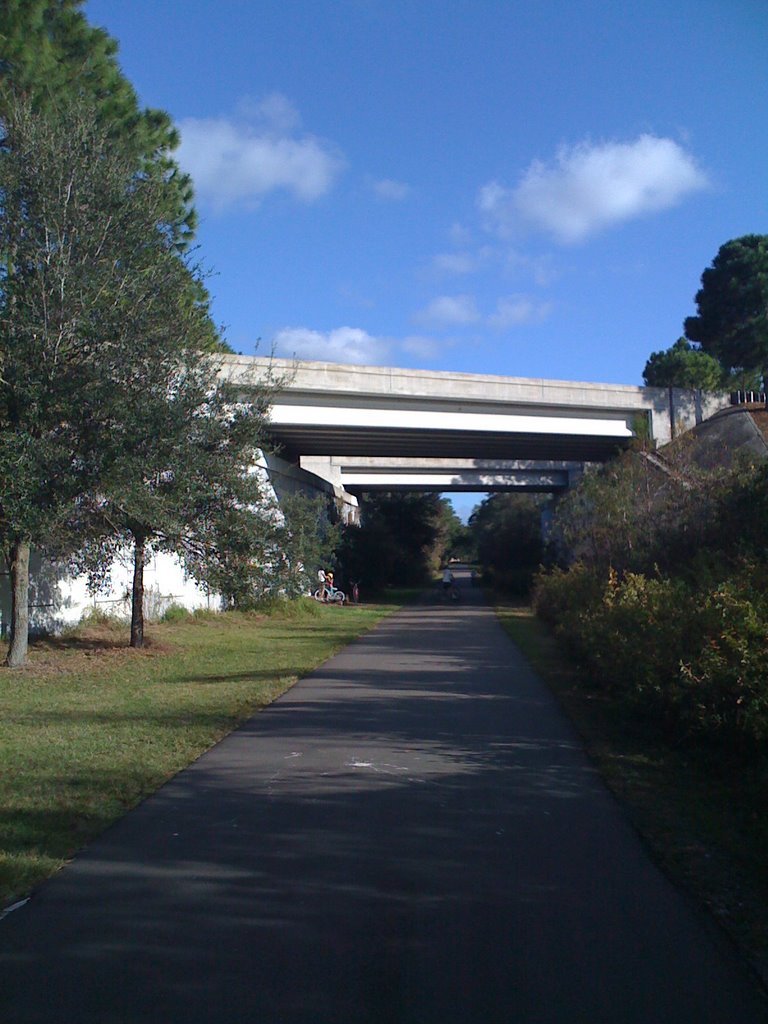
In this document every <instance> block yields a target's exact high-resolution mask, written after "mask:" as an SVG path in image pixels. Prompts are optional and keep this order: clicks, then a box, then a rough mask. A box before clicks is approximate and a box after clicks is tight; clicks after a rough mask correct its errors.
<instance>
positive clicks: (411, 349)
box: [400, 334, 445, 359]
mask: <svg viewBox="0 0 768 1024" xmlns="http://www.w3.org/2000/svg"><path fill="white" fill-rule="evenodd" d="M400 348H401V349H402V350H403V352H408V353H409V354H410V355H413V356H418V357H419V358H420V359H432V358H434V357H435V356H436V355H439V353H440V352H441V351H442V350H443V349H444V348H445V342H444V341H441V342H438V341H437V339H436V338H429V337H426V336H425V335H423V334H410V335H408V337H406V338H403V340H402V341H401V342H400Z"/></svg>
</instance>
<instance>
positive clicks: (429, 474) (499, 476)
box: [302, 455, 584, 494]
mask: <svg viewBox="0 0 768 1024" xmlns="http://www.w3.org/2000/svg"><path fill="white" fill-rule="evenodd" d="M302 466H305V467H306V468H308V469H311V470H312V471H313V472H316V473H318V474H320V475H324V476H326V477H328V478H331V477H333V479H334V480H336V481H337V482H338V484H339V485H340V486H341V487H343V488H344V490H345V491H349V492H351V493H352V494H358V493H362V492H365V491H376V490H387V491H396V490H403V491H472V492H486V491H511V490H515V491H538V492H544V493H552V492H555V491H563V490H566V489H567V488H568V487H569V486H570V485H571V484H572V483H573V482H574V480H575V479H577V478H578V477H579V476H580V475H581V473H582V471H583V466H584V464H583V463H582V462H576V461H553V460H547V461H537V460H526V459H513V460H510V459H506V460H505V459H458V458H453V459H449V458H445V459H440V458H386V457H360V456H358V457H354V456H349V457H345V456H342V455H337V456H334V457H332V458H331V459H326V460H323V461H322V462H321V461H320V460H318V459H312V458H311V457H305V458H303V459H302Z"/></svg>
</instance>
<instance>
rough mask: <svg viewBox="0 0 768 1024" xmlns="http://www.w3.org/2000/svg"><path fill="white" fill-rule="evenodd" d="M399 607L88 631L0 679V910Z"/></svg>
mask: <svg viewBox="0 0 768 1024" xmlns="http://www.w3.org/2000/svg"><path fill="white" fill-rule="evenodd" d="M401 603H402V602H401V601H398V600H393V599H391V598H390V599H389V600H388V602H387V603H378V604H375V605H374V604H368V605H358V606H355V607H347V608H338V607H327V606H322V605H319V604H317V603H315V602H308V601H307V602H299V603H298V604H294V605H286V606H283V607H281V608H280V607H279V608H277V609H272V610H270V613H269V614H267V615H265V614H257V613H236V612H231V613H226V614H223V615H202V616H200V615H198V616H189V617H186V618H184V619H182V620H179V621H175V622H172V623H166V624H158V625H154V626H150V627H149V628H148V631H147V646H146V647H145V648H144V649H143V650H142V651H132V650H130V649H129V648H127V647H126V627H125V626H124V625H121V626H116V625H109V624H101V625H92V626H90V627H86V628H83V629H81V630H79V631H77V632H75V633H73V634H72V635H70V636H67V637H62V638H58V639H54V640H47V641H41V642H38V643H35V644H33V645H32V648H31V652H30V658H29V664H28V666H27V667H25V668H23V669H15V670H7V669H6V670H2V669H0V766H1V772H0V905H2V904H3V903H7V902H9V901H11V900H13V899H17V898H19V897H21V896H23V895H25V894H26V893H28V892H29V891H30V890H31V889H32V888H33V887H34V886H35V885H37V884H38V883H39V882H41V881H42V880H43V879H44V878H46V877H47V876H49V875H50V874H52V873H53V872H55V871H56V870H58V868H59V867H61V865H62V864H63V863H64V862H65V861H66V860H67V858H69V857H70V856H71V855H72V854H73V852H75V851H76V850H77V849H79V848H80V847H82V846H83V845H84V844H85V843H86V842H88V840H90V839H92V838H93V837H94V836H96V835H98V834H99V833H100V832H102V831H103V830H104V829H105V828H106V827H107V826H108V825H109V824H110V823H111V822H113V821H115V820H116V819H117V818H119V817H120V816H121V815H123V814H124V813H125V812H126V811H127V810H128V809H129V808H131V807H133V806H135V805H136V804H137V803H138V802H139V801H140V800H142V799H143V798H144V797H145V796H147V795H148V794H149V793H152V792H154V790H156V789H157V788H158V787H159V786H161V785H162V783H163V782H165V781H166V780H167V779H168V778H170V777H171V776H172V775H173V774H175V773H176V772H177V771H179V770H180V769H181V768H183V767H185V766H186V765H188V764H190V763H191V762H192V761H193V760H194V759H195V758H196V757H198V756H199V755H200V754H201V753H202V752H203V751H205V750H206V749H208V748H209V747H210V746H212V745H213V744H214V743H216V742H217V741H218V740H219V739H221V738H222V737H223V736H225V735H226V734H227V733H228V732H230V731H231V730H232V729H233V728H234V727H235V726H236V725H237V724H238V723H239V722H241V721H243V720H244V719H245V718H247V717H249V716H250V715H252V714H253V713H254V712H256V711H258V710H259V709H260V708H262V707H263V706H264V705H266V704H268V703H269V702H270V701H272V700H274V699H275V697H277V696H278V695H279V694H281V693H283V692H284V691H285V690H286V689H288V688H289V687H290V686H291V685H292V684H293V683H294V682H295V681H296V680H297V679H298V678H299V677H301V676H303V675H306V674H307V673H308V672H310V671H311V670H312V669H313V668H315V667H316V666H317V665H319V664H320V663H321V662H323V661H325V660H326V659H327V658H329V657H330V656H331V655H332V654H334V653H336V652H337V651H339V650H340V649H341V648H342V647H344V646H346V645H347V644H348V643H350V642H351V641H352V640H354V639H355V638H356V637H358V636H360V635H361V634H362V633H364V632H366V631H367V630H368V629H369V628H370V627H371V626H373V625H374V624H375V623H376V622H377V621H378V620H379V619H381V618H382V617H383V616H384V615H386V614H389V613H390V612H392V611H394V610H395V609H396V608H397V606H398V605H399V604H401Z"/></svg>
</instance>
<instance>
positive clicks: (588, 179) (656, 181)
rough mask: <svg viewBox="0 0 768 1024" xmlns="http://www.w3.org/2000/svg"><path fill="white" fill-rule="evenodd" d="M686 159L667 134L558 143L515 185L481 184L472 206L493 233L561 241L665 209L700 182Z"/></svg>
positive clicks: (704, 184) (703, 185)
mask: <svg viewBox="0 0 768 1024" xmlns="http://www.w3.org/2000/svg"><path fill="white" fill-rule="evenodd" d="M708 184H709V183H708V180H707V177H706V175H705V174H704V172H703V171H701V170H700V168H699V167H698V166H697V165H696V162H695V160H694V159H693V157H692V156H691V155H690V154H689V153H687V152H686V151H685V150H684V149H683V148H682V146H680V145H679V144H678V143H677V142H675V141H674V140H672V139H664V138H658V137H657V136H654V135H641V136H640V137H639V138H638V139H636V140H635V141H634V142H607V143H602V144H598V145H590V144H588V143H581V144H580V145H577V146H572V147H563V148H562V149H561V150H560V151H559V152H558V154H557V157H556V158H555V160H554V161H553V162H551V163H549V164H545V163H543V162H542V161H539V160H535V161H534V162H533V163H532V164H531V165H530V167H529V168H528V170H527V171H526V172H525V173H524V174H523V176H522V178H521V180H520V182H519V184H518V185H517V186H516V187H515V188H506V187H505V186H503V185H501V184H500V183H499V182H496V181H494V182H490V183H489V184H487V185H485V186H484V187H483V188H482V189H481V190H480V193H479V196H478V206H479V209H480V210H481V212H482V213H483V214H484V215H485V217H486V221H487V225H488V227H490V228H491V229H492V230H494V231H496V232H497V233H499V234H501V235H509V234H511V233H512V232H514V231H515V230H517V229H519V228H520V227H521V226H529V227H533V228H535V229H538V230H542V231H544V232H546V233H547V234H550V235H552V236H554V238H555V239H556V240H557V241H559V242H563V243H574V242H579V241H581V240H582V239H584V238H587V237H588V236H589V235H591V234H594V233H595V232H597V231H600V230H601V229H603V228H606V227H609V226H610V225H612V224H618V223H621V222H622V221H627V220H630V219H632V218H634V217H639V216H642V215H643V214H646V213H654V212H657V211H659V210H666V209H669V208H671V207H673V206H676V205H677V204H678V203H680V202H681V201H682V200H683V199H684V198H685V197H686V196H687V195H689V194H690V193H692V192H696V191H699V190H701V189H703V188H706V187H707V186H708Z"/></svg>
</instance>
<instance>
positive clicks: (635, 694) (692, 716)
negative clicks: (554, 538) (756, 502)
mask: <svg viewBox="0 0 768 1024" xmlns="http://www.w3.org/2000/svg"><path fill="white" fill-rule="evenodd" d="M763 569H764V567H763V566H762V565H761V562H759V561H756V560H752V561H748V560H746V559H742V561H741V563H740V564H739V566H738V571H734V572H732V573H731V574H729V575H728V576H727V577H725V578H721V579H719V580H716V579H713V578H711V577H710V578H708V579H706V580H701V579H699V580H691V579H684V578H675V577H664V576H661V575H659V574H656V575H650V574H647V575H646V574H643V573H633V572H625V573H623V574H619V573H617V572H615V571H613V570H610V571H609V573H608V575H607V576H605V575H604V574H600V573H599V572H598V571H597V570H596V569H595V568H593V567H590V566H586V565H584V564H579V563H577V564H576V565H573V566H571V567H570V569H568V570H564V569H553V570H550V571H549V572H546V573H541V574H540V575H539V576H538V577H537V580H536V583H535V588H534V606H535V608H536V611H537V613H538V614H539V615H540V616H541V617H542V618H543V619H544V620H546V621H547V622H549V623H550V624H551V625H552V626H553V627H554V629H555V631H556V633H557V634H558V635H559V636H560V637H561V638H562V640H563V641H564V642H565V644H566V645H567V647H568V648H569V649H570V651H571V653H572V654H573V655H574V656H575V657H576V659H577V660H578V661H579V662H580V664H581V665H582V666H583V668H584V670H585V671H586V673H588V675H589V678H590V681H591V682H592V683H593V684H595V685H597V686H598V687H600V688H602V689H604V690H609V691H611V692H613V693H616V694H620V695H621V696H623V697H624V698H626V699H627V700H629V701H630V702H632V703H633V704H636V705H637V706H638V707H641V708H643V709H645V710H647V711H649V712H651V713H652V714H654V715H655V716H657V717H658V721H659V724H660V726H663V727H665V728H667V729H670V730H672V731H673V732H675V733H677V734H683V735H691V734H699V735H707V736H717V737H721V738H727V739H728V740H731V741H732V740H738V741H739V742H762V741H765V740H766V739H768V672H766V668H767V666H768V593H767V592H766V584H765V581H764V575H765V574H764V571H763Z"/></svg>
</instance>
